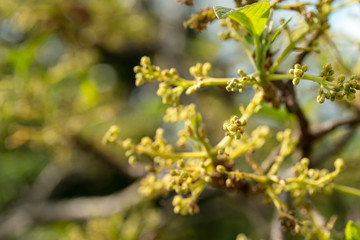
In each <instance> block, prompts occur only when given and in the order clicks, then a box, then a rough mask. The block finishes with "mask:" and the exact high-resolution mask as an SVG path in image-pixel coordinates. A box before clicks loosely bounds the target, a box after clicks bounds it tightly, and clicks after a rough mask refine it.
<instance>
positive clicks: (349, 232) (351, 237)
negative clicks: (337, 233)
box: [345, 221, 360, 240]
mask: <svg viewBox="0 0 360 240" xmlns="http://www.w3.org/2000/svg"><path fill="white" fill-rule="evenodd" d="M345 239H346V240H360V230H359V228H357V227H356V225H355V224H354V222H353V221H349V222H348V223H347V224H346V228H345Z"/></svg>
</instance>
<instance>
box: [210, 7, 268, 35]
mask: <svg viewBox="0 0 360 240" xmlns="http://www.w3.org/2000/svg"><path fill="white" fill-rule="evenodd" d="M214 11H215V13H216V16H217V17H218V18H224V17H227V16H229V17H231V18H232V19H234V20H235V21H237V22H238V23H240V24H241V25H243V26H244V27H245V28H246V30H248V31H249V33H250V34H251V35H253V36H254V37H258V36H260V35H261V34H262V32H263V31H264V28H265V25H266V23H267V21H268V18H269V14H270V3H269V2H268V1H263V2H259V3H255V4H253V5H249V6H245V7H242V8H236V9H231V8H225V7H214Z"/></svg>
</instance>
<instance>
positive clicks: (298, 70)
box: [289, 64, 308, 85]
mask: <svg viewBox="0 0 360 240" xmlns="http://www.w3.org/2000/svg"><path fill="white" fill-rule="evenodd" d="M307 70H308V66H307V65H306V64H303V65H302V66H301V65H300V64H295V66H294V69H290V70H289V73H290V74H293V75H294V78H293V80H292V83H293V84H294V85H298V84H299V83H300V78H301V77H302V76H303V75H304V73H305V72H306V71H307Z"/></svg>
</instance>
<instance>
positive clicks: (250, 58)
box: [231, 29, 257, 69]
mask: <svg viewBox="0 0 360 240" xmlns="http://www.w3.org/2000/svg"><path fill="white" fill-rule="evenodd" d="M231 30H232V31H231V32H232V33H233V34H234V36H235V37H236V38H234V39H235V40H238V41H240V42H241V44H242V45H243V46H244V48H245V53H246V55H247V57H248V58H249V60H250V62H251V65H252V66H253V67H254V69H256V68H257V67H256V63H255V61H254V58H253V56H252V52H251V50H250V48H249V45H248V44H247V42H246V41H245V40H244V37H243V36H241V35H240V34H239V33H238V32H237V31H236V30H234V29H231Z"/></svg>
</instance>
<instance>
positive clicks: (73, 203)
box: [0, 182, 143, 239]
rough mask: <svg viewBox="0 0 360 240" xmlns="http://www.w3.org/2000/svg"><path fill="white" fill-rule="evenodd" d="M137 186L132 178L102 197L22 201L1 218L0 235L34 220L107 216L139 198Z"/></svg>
mask: <svg viewBox="0 0 360 240" xmlns="http://www.w3.org/2000/svg"><path fill="white" fill-rule="evenodd" d="M137 188H138V182H135V183H133V184H132V185H130V186H128V187H127V188H125V189H123V190H122V191H120V192H117V193H114V194H111V195H109V196H104V197H89V198H75V199H71V200H62V201H57V202H46V201H45V202H37V203H24V204H22V205H20V206H18V207H17V208H16V209H14V210H12V211H11V212H9V213H8V214H7V215H6V216H3V217H2V218H1V221H0V239H7V238H9V237H10V236H11V235H13V234H14V233H16V232H18V231H20V230H24V229H27V228H29V227H31V226H32V225H33V224H36V223H43V222H55V221H62V220H84V219H89V218H92V217H107V216H111V215H113V214H116V213H119V212H121V211H124V210H126V209H128V208H130V207H131V206H134V205H137V204H139V203H140V202H142V201H143V198H142V197H141V196H140V195H139V194H138V192H137Z"/></svg>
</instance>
